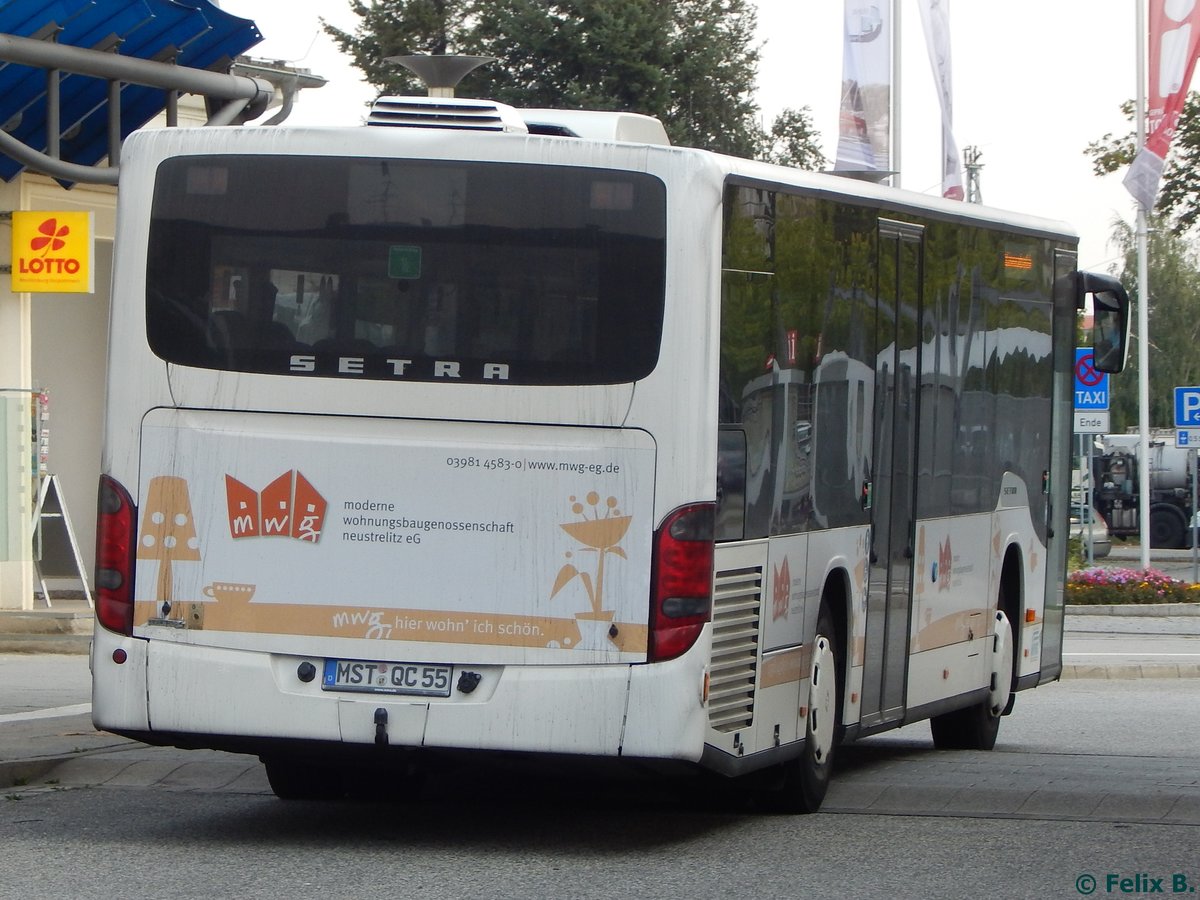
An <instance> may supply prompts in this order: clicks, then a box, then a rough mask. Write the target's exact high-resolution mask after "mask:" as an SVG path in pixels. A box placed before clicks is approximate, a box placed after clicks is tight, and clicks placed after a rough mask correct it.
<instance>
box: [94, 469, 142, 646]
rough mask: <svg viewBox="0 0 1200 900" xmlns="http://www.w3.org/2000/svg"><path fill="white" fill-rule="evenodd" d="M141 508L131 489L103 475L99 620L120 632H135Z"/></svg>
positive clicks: (98, 524) (98, 549) (98, 537)
mask: <svg viewBox="0 0 1200 900" xmlns="http://www.w3.org/2000/svg"><path fill="white" fill-rule="evenodd" d="M136 524H137V509H136V508H135V507H134V505H133V500H132V499H131V498H130V496H129V492H128V491H126V490H125V488H123V487H121V485H120V484H119V483H118V482H116V481H114V480H113V479H111V478H109V477H108V476H107V475H101V476H100V496H99V509H98V510H97V513H96V621H98V622H99V623H100V624H101V625H103V626H104V627H105V628H107V629H108V630H109V631H115V632H117V633H118V634H133V559H134V556H133V551H134V544H135V542H136V540H137V538H136V536H135V534H134V527H135V525H136Z"/></svg>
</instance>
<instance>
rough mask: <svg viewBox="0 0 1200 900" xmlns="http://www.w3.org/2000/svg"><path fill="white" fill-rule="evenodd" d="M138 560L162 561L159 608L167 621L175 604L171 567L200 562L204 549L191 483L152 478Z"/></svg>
mask: <svg viewBox="0 0 1200 900" xmlns="http://www.w3.org/2000/svg"><path fill="white" fill-rule="evenodd" d="M137 558H138V559H154V560H158V586H157V588H156V589H155V594H154V600H155V607H156V608H157V609H158V610H160V611H161V613H162V616H163V618H167V616H168V615H169V614H170V611H171V604H172V602H173V599H174V598H173V596H172V593H173V590H174V588H173V584H172V576H171V567H172V565H173V564H174V563H176V562H184V561H187V562H198V561H199V559H200V546H199V541H198V540H197V538H196V523H195V521H194V520H193V518H192V502H191V499H190V498H189V497H188V488H187V481H186V479H183V478H177V477H174V476H170V475H161V476H159V477H157V478H151V479H150V486H149V489H148V490H147V492H146V503H145V509H144V511H143V514H142V531H141V534H139V535H138V547H137Z"/></svg>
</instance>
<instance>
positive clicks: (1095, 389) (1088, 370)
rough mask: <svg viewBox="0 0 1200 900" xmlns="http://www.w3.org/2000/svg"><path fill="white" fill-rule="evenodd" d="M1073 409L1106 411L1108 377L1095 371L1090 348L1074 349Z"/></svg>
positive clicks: (1094, 362)
mask: <svg viewBox="0 0 1200 900" xmlns="http://www.w3.org/2000/svg"><path fill="white" fill-rule="evenodd" d="M1075 408H1076V409H1108V375H1107V374H1106V373H1104V372H1098V371H1096V361H1095V358H1094V357H1093V356H1092V350H1091V348H1090V347H1076V348H1075Z"/></svg>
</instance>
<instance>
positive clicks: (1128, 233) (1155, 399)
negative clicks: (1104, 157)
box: [1110, 223, 1200, 432]
mask: <svg viewBox="0 0 1200 900" xmlns="http://www.w3.org/2000/svg"><path fill="white" fill-rule="evenodd" d="M1114 237H1115V239H1116V240H1117V242H1118V244H1119V246H1120V247H1121V249H1122V251H1123V252H1124V255H1125V270H1124V272H1123V273H1122V275H1121V280H1122V281H1123V282H1124V283H1125V285H1126V288H1127V289H1128V290H1129V293H1130V296H1131V297H1133V298H1134V300H1135V302H1137V301H1138V300H1139V299H1140V298H1137V297H1136V296H1135V295H1136V293H1137V252H1136V245H1135V239H1134V233H1133V230H1132V229H1131V228H1130V227H1129V226H1128V225H1126V224H1124V223H1120V224H1118V225H1117V226H1116V231H1115V232H1114ZM1149 260H1150V269H1149V273H1148V278H1149V282H1150V305H1149V307H1148V309H1147V315H1148V318H1149V329H1150V340H1149V354H1148V356H1149V360H1150V410H1149V413H1150V425H1151V427H1155V428H1166V427H1170V425H1171V424H1172V423H1173V422H1174V421H1175V414H1174V405H1173V404H1174V401H1173V394H1172V390H1173V388H1175V387H1177V386H1179V385H1189V384H1200V354H1197V352H1196V347H1197V346H1200V316H1197V315H1196V311H1197V310H1200V256H1198V255H1197V253H1196V251H1195V249H1193V247H1192V246H1191V245H1190V244H1189V243H1188V241H1187V240H1186V239H1185V238H1183V237H1181V236H1180V235H1178V234H1176V233H1174V232H1172V231H1171V230H1170V229H1165V228H1154V227H1152V228H1151V231H1150V239H1149ZM1141 343H1142V342H1141V341H1140V340H1137V341H1134V343H1133V347H1132V349H1131V351H1130V355H1129V367H1128V368H1127V369H1126V373H1124V374H1122V375H1121V376H1120V377H1118V378H1113V379H1111V380H1110V384H1111V393H1112V397H1111V406H1110V408H1111V410H1112V429H1113V431H1114V432H1118V431H1124V430H1126V429H1127V428H1131V427H1135V426H1136V425H1137V422H1138V379H1137V376H1136V374H1135V373H1136V372H1137V371H1138V369H1139V367H1140V366H1141V365H1142V360H1141V358H1140V356H1141V353H1140V349H1141Z"/></svg>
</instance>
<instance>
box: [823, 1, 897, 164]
mask: <svg viewBox="0 0 1200 900" xmlns="http://www.w3.org/2000/svg"><path fill="white" fill-rule="evenodd" d="M844 37H845V46H844V50H843V55H842V103H841V117H840V120H839V123H838V148H837V161H836V162H835V164H834V170H835V171H840V172H845V171H853V172H862V171H879V172H886V171H888V169H889V167H890V165H891V139H892V131H891V109H892V27H891V10H890V6H889V5H888V4H887V3H886V2H876V3H870V2H865V0H846V6H845V32H844Z"/></svg>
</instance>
